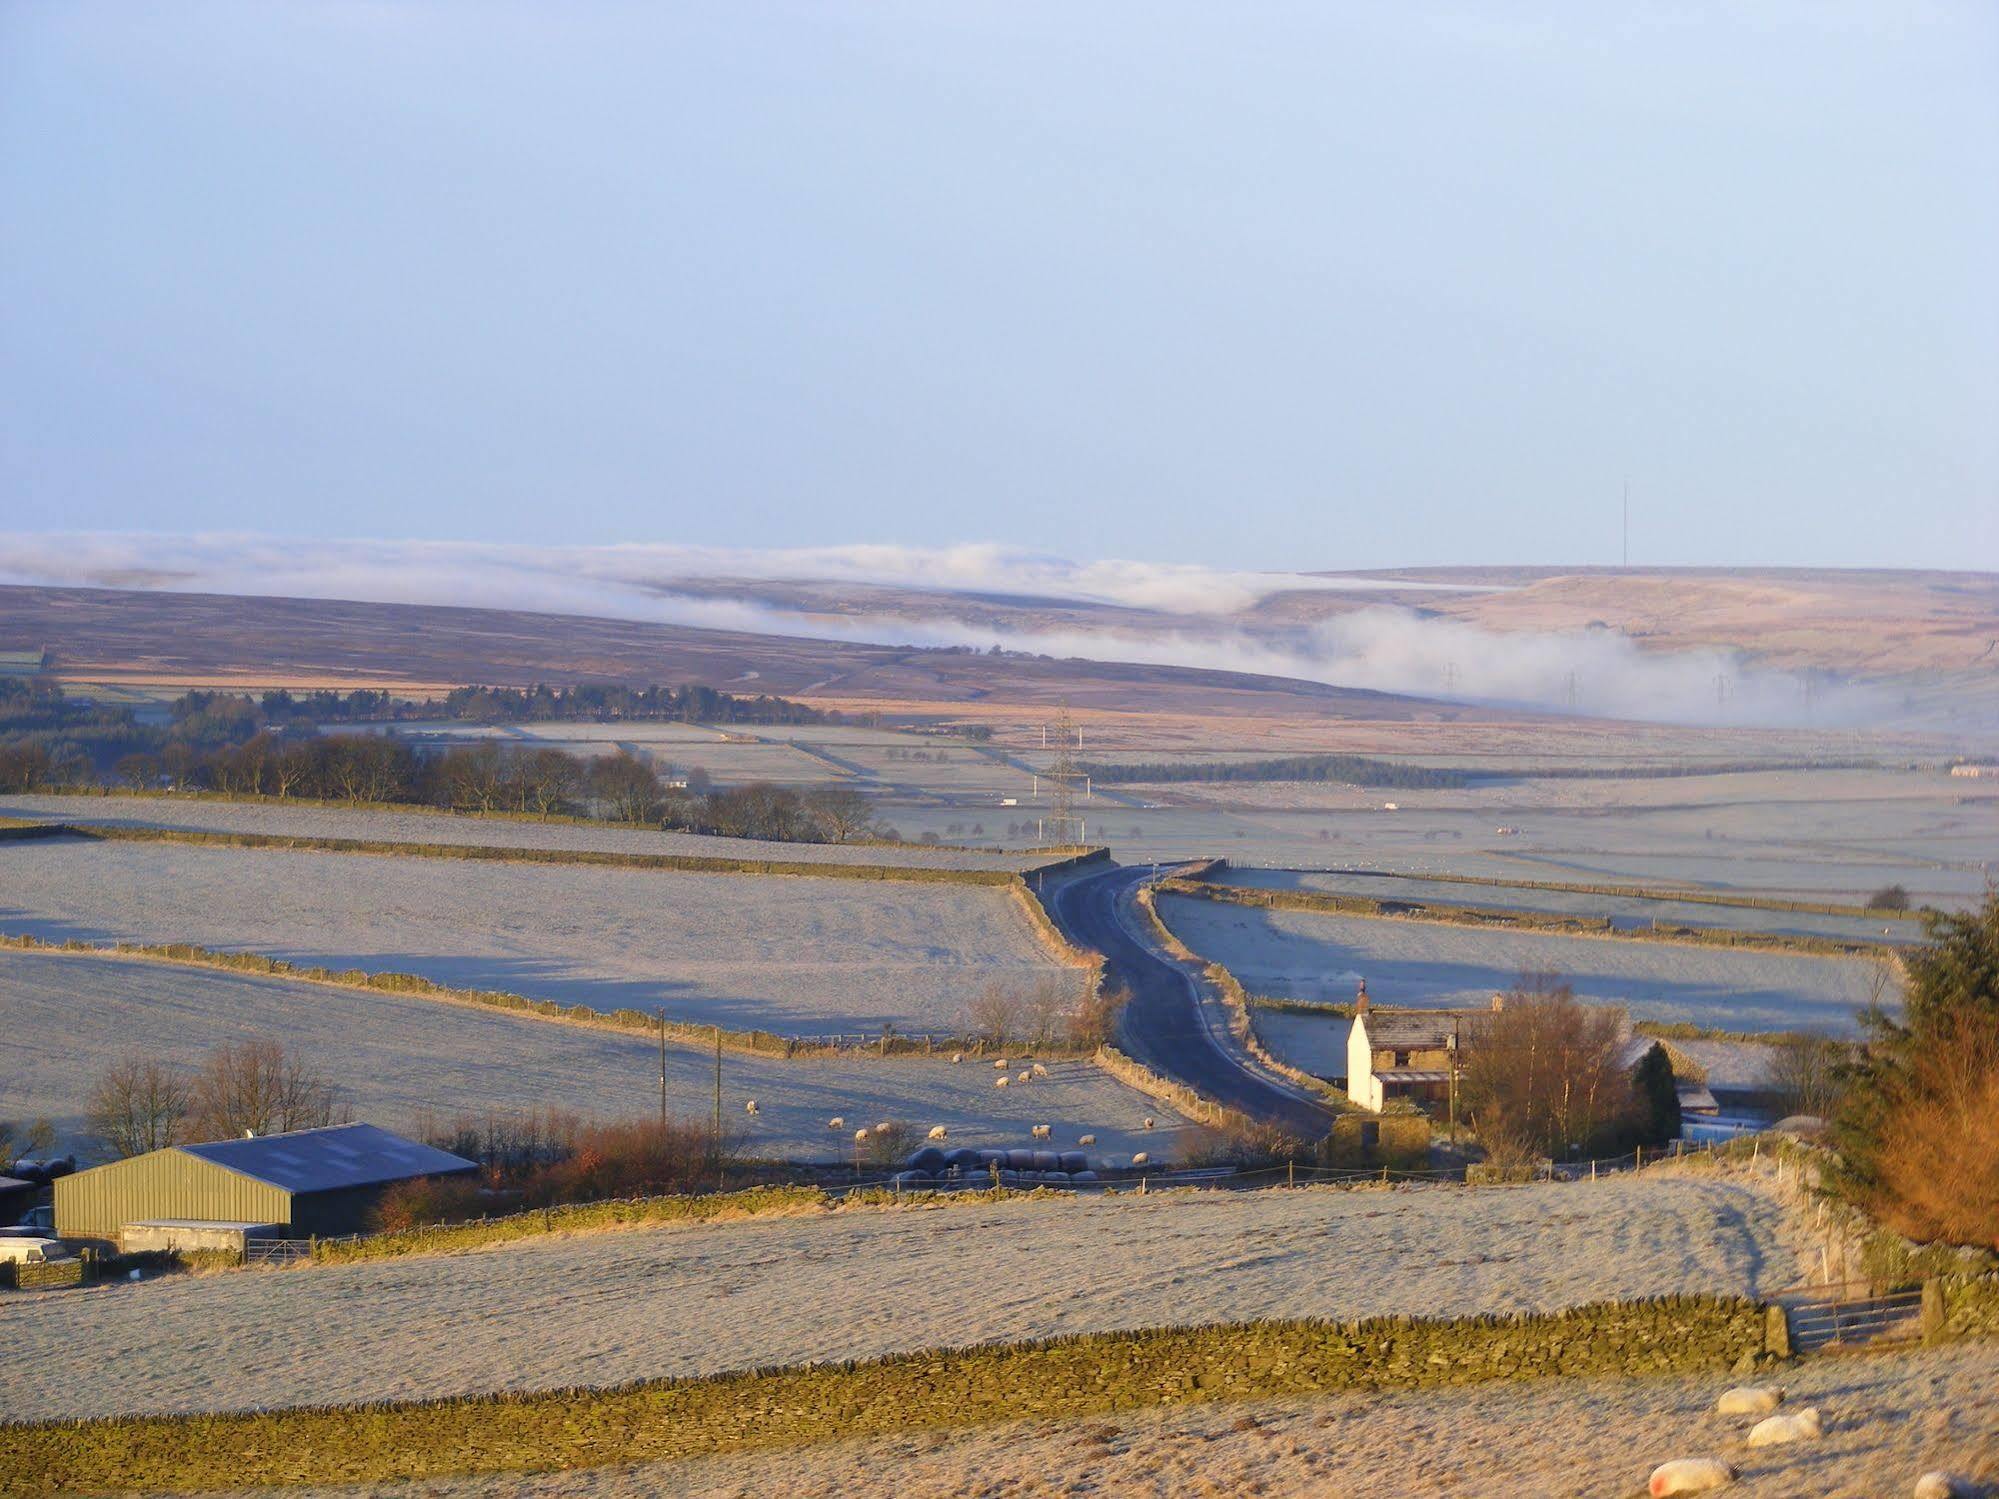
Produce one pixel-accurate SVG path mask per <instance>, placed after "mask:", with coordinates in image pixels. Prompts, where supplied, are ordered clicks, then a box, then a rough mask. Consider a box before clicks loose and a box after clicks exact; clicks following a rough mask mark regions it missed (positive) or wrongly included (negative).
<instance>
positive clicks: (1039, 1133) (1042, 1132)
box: [1028, 1124, 1055, 1140]
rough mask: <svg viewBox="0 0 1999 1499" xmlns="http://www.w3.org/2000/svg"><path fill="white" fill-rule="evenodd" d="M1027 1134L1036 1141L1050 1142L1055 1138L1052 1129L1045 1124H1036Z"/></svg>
mask: <svg viewBox="0 0 1999 1499" xmlns="http://www.w3.org/2000/svg"><path fill="white" fill-rule="evenodd" d="M1028 1133H1029V1134H1030V1135H1032V1136H1033V1137H1034V1138H1035V1139H1037V1140H1052V1139H1054V1138H1055V1131H1054V1129H1053V1128H1051V1127H1050V1126H1048V1125H1046V1124H1037V1125H1035V1126H1034V1128H1033V1129H1031V1130H1029V1131H1028Z"/></svg>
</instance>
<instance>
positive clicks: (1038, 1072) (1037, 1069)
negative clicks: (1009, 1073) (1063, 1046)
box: [1029, 1062, 1048, 1077]
mask: <svg viewBox="0 0 1999 1499" xmlns="http://www.w3.org/2000/svg"><path fill="white" fill-rule="evenodd" d="M1029 1070H1030V1071H1032V1072H1033V1073H1034V1075H1035V1076H1036V1077H1046V1076H1048V1069H1047V1068H1046V1067H1044V1066H1042V1065H1041V1064H1040V1063H1039V1062H1036V1063H1035V1064H1034V1066H1033V1067H1032V1068H1031V1069H1029Z"/></svg>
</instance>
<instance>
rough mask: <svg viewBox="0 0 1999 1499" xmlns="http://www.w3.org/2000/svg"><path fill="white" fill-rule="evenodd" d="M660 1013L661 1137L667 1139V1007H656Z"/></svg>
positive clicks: (654, 1007)
mask: <svg viewBox="0 0 1999 1499" xmlns="http://www.w3.org/2000/svg"><path fill="white" fill-rule="evenodd" d="M653 1009H655V1010H656V1011H658V1012H659V1137H660V1139H661V1140H664V1139H665V1138H666V1006H665V1005H654V1006H653Z"/></svg>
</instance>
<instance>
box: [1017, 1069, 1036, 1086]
mask: <svg viewBox="0 0 1999 1499" xmlns="http://www.w3.org/2000/svg"><path fill="white" fill-rule="evenodd" d="M1014 1081H1015V1082H1017V1083H1031V1082H1033V1081H1034V1074H1033V1073H1031V1072H1023V1073H1021V1075H1020V1076H1019V1077H1017V1078H1015V1079H1014Z"/></svg>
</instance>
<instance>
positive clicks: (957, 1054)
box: [951, 1051, 965, 1067]
mask: <svg viewBox="0 0 1999 1499" xmlns="http://www.w3.org/2000/svg"><path fill="white" fill-rule="evenodd" d="M964 1060H965V1054H964V1053H963V1052H962V1051H954V1052H952V1053H951V1065H952V1066H954V1067H955V1066H957V1065H958V1063H960V1062H962V1061H964Z"/></svg>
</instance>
